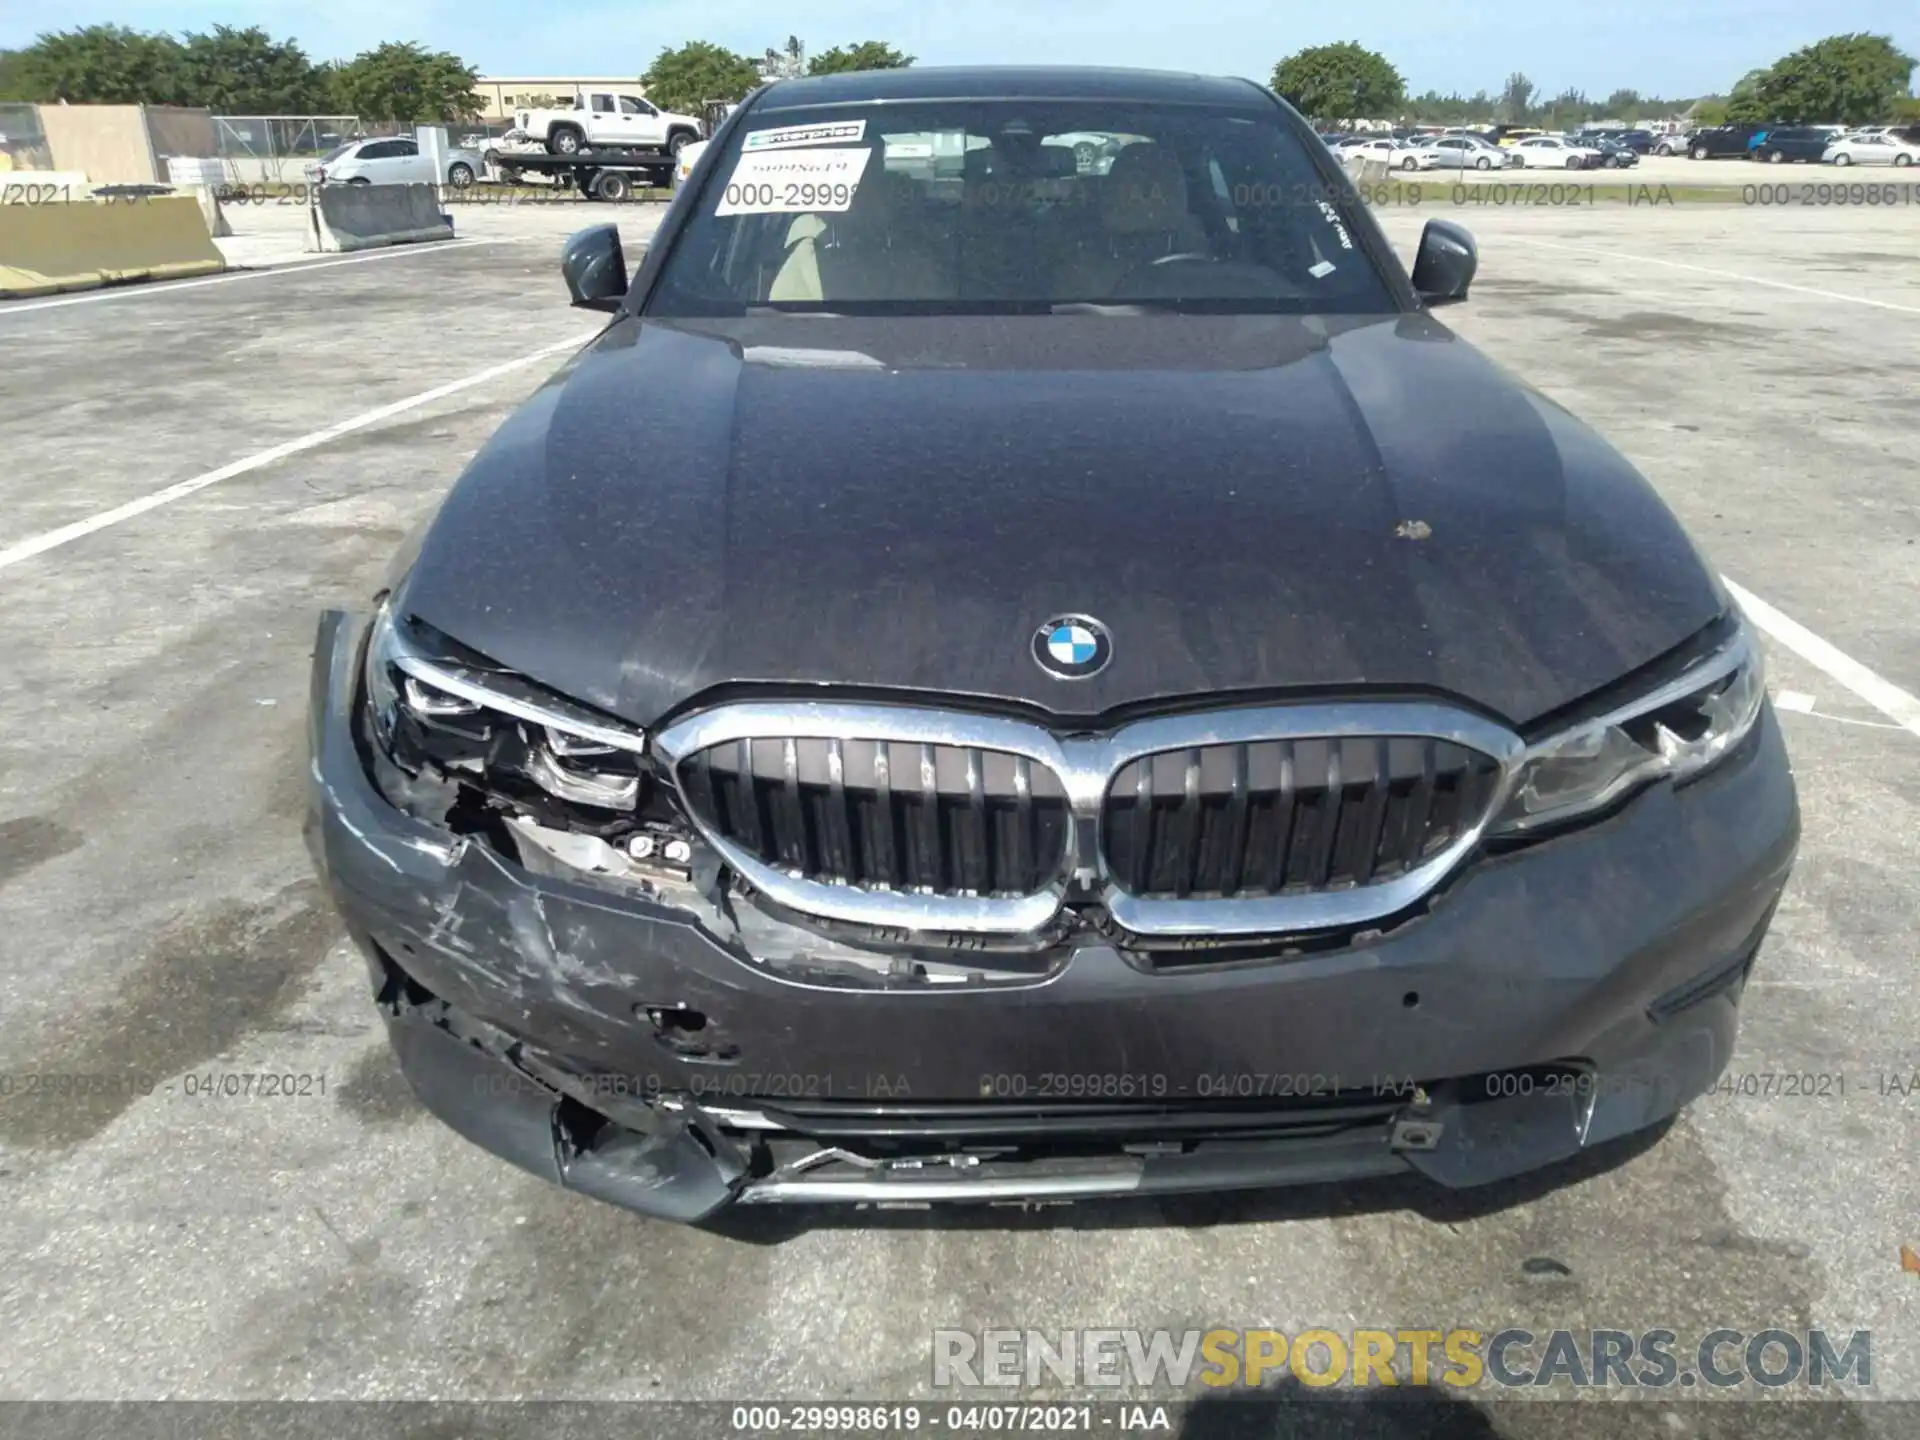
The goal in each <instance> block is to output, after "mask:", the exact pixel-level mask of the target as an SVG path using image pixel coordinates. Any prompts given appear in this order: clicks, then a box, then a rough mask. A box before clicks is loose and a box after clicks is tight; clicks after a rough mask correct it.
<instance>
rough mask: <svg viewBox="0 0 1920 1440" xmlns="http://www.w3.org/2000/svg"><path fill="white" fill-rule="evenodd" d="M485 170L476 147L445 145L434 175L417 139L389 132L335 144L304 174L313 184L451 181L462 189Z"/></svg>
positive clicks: (386, 183) (438, 182)
mask: <svg viewBox="0 0 1920 1440" xmlns="http://www.w3.org/2000/svg"><path fill="white" fill-rule="evenodd" d="M485 171H486V164H485V162H484V161H483V160H481V158H480V154H479V152H478V151H475V150H460V149H449V150H448V151H447V168H446V170H445V172H444V173H442V174H438V175H436V174H435V173H434V168H433V161H432V159H431V158H430V157H429V156H426V155H422V154H421V153H420V145H419V142H418V141H416V140H413V139H412V138H410V137H406V136H398V135H390V136H384V137H377V138H375V139H371V140H349V141H348V142H347V143H346V144H345V145H339V146H336V147H335V148H334V149H332V150H329V151H328V152H327V153H326V154H325V155H322V156H321V157H320V158H319V159H318V160H317V161H315V162H314V163H313V164H311V165H309V166H307V168H306V175H307V179H308V180H309V181H311V182H312V183H314V184H316V185H451V186H453V187H454V188H455V189H456V190H464V189H466V187H467V186H469V185H471V184H473V182H474V181H475V180H477V179H479V178H480V176H481V175H482V174H484V173H485Z"/></svg>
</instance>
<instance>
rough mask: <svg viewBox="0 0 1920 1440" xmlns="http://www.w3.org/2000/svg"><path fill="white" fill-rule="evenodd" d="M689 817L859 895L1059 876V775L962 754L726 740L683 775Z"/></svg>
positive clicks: (1021, 887)
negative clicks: (851, 889) (864, 892)
mask: <svg viewBox="0 0 1920 1440" xmlns="http://www.w3.org/2000/svg"><path fill="white" fill-rule="evenodd" d="M679 780H680V787H681V791H682V793H683V794H684V795H685V796H686V799H687V804H688V806H689V807H690V808H691V809H692V811H693V814H694V818H695V819H696V820H698V821H699V822H700V824H701V825H703V826H705V827H707V828H708V829H709V830H710V831H711V832H712V833H713V834H715V835H717V836H719V837H721V838H722V839H725V840H728V841H731V842H732V843H734V844H736V845H738V846H740V847H742V848H743V849H744V850H746V851H747V852H748V853H749V854H751V855H753V856H754V857H755V858H757V859H759V860H760V861H761V862H762V863H764V864H767V865H771V866H774V867H777V868H778V869H780V870H782V871H784V872H786V873H787V874H789V875H796V876H799V877H801V878H804V879H807V880H814V881H820V882H824V883H827V884H834V885H848V886H853V887H856V888H859V889H866V890H883V891H885V890H891V891H911V892H916V893H919V894H925V895H942V896H998V897H1007V896H1022V895H1032V894H1035V893H1037V892H1039V891H1041V890H1044V889H1045V888H1046V887H1047V886H1048V885H1049V884H1051V883H1052V882H1053V881H1054V880H1055V879H1057V878H1058V877H1059V876H1060V875H1061V873H1062V871H1063V869H1064V868H1065V862H1066V853H1067V841H1068V835H1069V832H1070V829H1071V817H1070V814H1069V810H1068V805H1067V797H1066V791H1065V789H1064V788H1063V787H1062V785H1061V783H1060V780H1059V777H1058V776H1056V775H1055V774H1054V772H1053V771H1052V770H1050V769H1048V768H1047V766H1045V765H1044V764H1038V763H1036V762H1034V761H1033V760H1030V759H1029V758H1028V757H1026V756H1024V755H1013V754H1008V753H1005V752H1003V751H998V750H989V749H982V748H978V747H973V746H961V745H931V744H918V743H912V742H904V741H891V742H889V741H886V740H841V739H812V738H774V739H758V738H756V739H750V740H737V741H728V742H726V743H724V744H720V745H712V746H709V747H707V748H706V749H703V750H699V751H696V752H695V753H693V754H691V755H689V756H687V757H686V758H685V759H684V760H682V761H681V762H680V765H679Z"/></svg>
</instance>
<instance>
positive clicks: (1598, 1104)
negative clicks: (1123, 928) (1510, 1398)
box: [308, 614, 1799, 1220]
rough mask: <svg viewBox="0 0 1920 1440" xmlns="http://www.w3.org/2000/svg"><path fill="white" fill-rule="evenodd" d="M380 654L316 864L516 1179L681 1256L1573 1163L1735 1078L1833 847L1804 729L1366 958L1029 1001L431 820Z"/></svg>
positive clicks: (1081, 990)
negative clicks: (717, 1230)
mask: <svg viewBox="0 0 1920 1440" xmlns="http://www.w3.org/2000/svg"><path fill="white" fill-rule="evenodd" d="M360 640H361V628H360V626H359V625H358V624H357V623H355V622H354V621H352V620H351V619H349V618H348V617H344V616H341V615H337V614H335V615H329V616H328V617H327V619H326V620H325V621H324V622H323V624H322V627H321V633H320V637H319V646H318V650H317V653H316V656H315V669H314V693H313V706H312V718H311V742H312V754H313V761H312V777H311V779H312V809H311V814H310V816H309V830H308V838H309V843H310V845H311V847H312V849H313V852H314V855H315V858H316V861H317V863H318V865H319V867H320V869H321V871H322V873H323V874H324V875H325V877H326V879H327V881H328V884H329V886H330V887H331V889H332V892H333V894H334V896H335V898H336V900H337V902H338V904H339V906H340V908H341V911H342V913H343V915H344V917H345V920H346V923H347V927H348V929H349V931H350V932H351V934H352V935H353V937H354V939H355V941H356V942H357V943H358V944H359V946H360V948H361V949H362V951H363V952H364V953H365V955H366V957H367V959H368V963H369V966H370V969H371V971H372V974H373V979H374V985H375V988H376V991H377V993H378V995H379V997H380V1001H381V1006H382V1011H383V1014H384V1015H385V1017H386V1020H387V1023H388V1026H389V1030H390V1033H391V1036H392V1040H393V1043H394V1047H395V1050H396V1052H397V1053H398V1055H399V1058H400V1063H401V1066H402V1068H403V1069H404V1071H405V1072H406V1075H407V1078H408V1080H409V1081H410V1083H411V1084H412V1085H413V1087H414V1089H415V1090H416V1091H417V1092H418V1094H419V1095H420V1097H421V1099H422V1100H423V1101H424V1102H425V1103H426V1104H427V1106H428V1107H429V1108H430V1109H432V1110H433V1111H434V1112H435V1113H436V1114H438V1115H439V1116H440V1117H441V1118H442V1119H443V1120H445V1121H446V1122H447V1123H449V1124H450V1125H452V1126H453V1127H454V1128H455V1129H456V1130H458V1131H459V1132H460V1133H462V1134H463V1135H466V1136H467V1137H468V1138H469V1139H471V1140H473V1141H475V1142H476V1143H478V1144H480V1145H483V1146H485V1147H486V1148H488V1149H490V1150H492V1151H494V1152H496V1153H497V1154H499V1155H501V1156H503V1157H504V1158H506V1159H508V1160H511V1161H513V1162H514V1163H515V1164H517V1165H520V1166H522V1167H524V1168H526V1169H528V1170H531V1171H533V1172H534V1173H536V1174H539V1175H542V1176H544V1177H545V1178H547V1179H549V1180H553V1181H555V1182H557V1183H560V1184H563V1185H566V1186H568V1187H570V1188H573V1189H577V1190H581V1191H583V1192H585V1193H588V1194H592V1195H595V1196H598V1197H600V1198H603V1199H606V1200H610V1201H613V1202H614V1203H617V1204H621V1205H625V1206H628V1207H630V1208H633V1209H636V1210H641V1211H645V1212H648V1213H652V1214H657V1215H662V1216H666V1217H669V1218H674V1219H680V1220H690V1219H696V1218H699V1217H701V1216H703V1215H706V1214H708V1213H710V1212H711V1211H713V1210H715V1209H717V1208H718V1207H720V1206H722V1205H725V1204H727V1203H729V1202H731V1201H740V1202H745V1203H771V1202H785V1201H820V1200H835V1199H841V1200H861V1201H881V1202H888V1201H906V1202H915V1201H924V1200H966V1199H985V1200H1003V1199H1004V1200H1015V1199H1074V1198H1082V1197H1089V1196H1099V1195H1115V1194H1129V1193H1151V1192H1164V1191H1173V1190H1214V1189H1223V1188H1230V1187H1244V1186H1263V1185H1273V1184H1284V1183H1294V1182H1300V1181H1308V1180H1333V1179H1343V1178H1351V1177H1355V1176H1363V1175H1382V1174H1391V1173H1395V1172H1401V1171H1407V1170H1413V1171H1418V1172H1420V1173H1423V1174H1425V1175H1427V1176H1429V1177H1431V1178H1432V1179H1434V1180H1437V1181H1439V1182H1441V1183H1442V1184H1445V1185H1449V1186H1464V1185H1476V1184H1482V1183H1486V1182H1489V1181H1493V1180H1498V1179H1502V1178H1505V1177H1508V1176H1511V1175H1514V1174H1516V1173H1519V1172H1521V1171H1525V1170H1529V1169H1533V1168H1537V1167H1539V1166H1542V1165H1546V1164H1549V1163H1552V1162H1554V1161H1557V1160H1561V1159H1565V1158H1567V1157H1569V1156H1572V1155H1574V1154H1577V1153H1579V1152H1580V1151H1582V1150H1583V1149H1585V1148H1587V1147H1589V1146H1592V1145H1594V1144H1597V1143H1599V1142H1601V1141H1603V1140H1607V1139H1611V1138H1614V1137H1616V1136H1619V1135H1622V1134H1625V1133H1627V1132H1630V1131H1633V1130H1637V1129H1641V1128H1643V1127H1646V1126H1648V1125H1652V1124H1654V1123H1656V1122H1658V1121H1660V1120H1662V1119H1664V1118H1665V1117H1667V1116H1669V1115H1671V1114H1672V1113H1674V1111H1676V1110H1677V1109H1678V1108H1679V1107H1680V1106H1681V1105H1683V1104H1685V1103H1686V1102H1687V1101H1688V1100H1690V1099H1692V1098H1693V1097H1695V1096H1696V1095H1698V1094H1700V1093H1701V1092H1702V1091H1704V1090H1705V1089H1706V1088H1707V1087H1708V1086H1710V1085H1711V1084H1712V1082H1713V1081H1714V1079H1715V1078H1716V1077H1717V1076H1718V1075H1719V1073H1720V1072H1721V1070H1722V1069H1723V1068H1724V1067H1725V1066H1726V1064H1727V1061H1728V1058H1729V1056H1730V1054H1731V1051H1732V1047H1733V1042H1734V1034H1735V1026H1736V1016H1737V1007H1738V1003H1739V998H1740V993H1741V989H1742V985H1743V983H1744V980H1745V978H1746V974H1747V970H1748V967H1749V966H1750V964H1751V962H1752V959H1753V956H1754V953H1755V951H1756V950H1757V949H1758V947H1759V944H1760V941H1761V939H1762V937H1763V936H1764V933H1765V931H1766V928H1767V924H1768V922H1769V920H1770V918H1771V916H1772V913H1773V907H1774V905H1775V903H1776V902H1777V900H1778V898H1779V895H1780V891H1781V888H1782V886H1783V885H1784V884H1785V881H1786V877H1787V873H1788V870H1789V868H1790V866H1791V863H1792V859H1793V854H1794V849H1795V846H1796V843H1797V839H1798V832H1799V819H1798V811H1797V807H1796V803H1795V798H1794V791H1793V784H1792V779H1791V775H1790V772H1789V769H1788V765H1787V761H1786V755H1785V752H1784V749H1783V748H1782V745H1781V739H1780V735H1779V732H1778V729H1777V727H1776V725H1775V722H1774V720H1773V718H1772V716H1771V714H1770V713H1769V714H1767V715H1765V716H1764V717H1763V719H1762V721H1761V724H1760V727H1759V729H1758V732H1757V734H1756V736H1755V737H1754V739H1752V740H1751V741H1750V742H1748V744H1747V745H1745V746H1744V747H1743V750H1742V753H1741V754H1739V755H1738V756H1735V757H1734V758H1732V759H1730V760H1729V761H1728V762H1727V763H1725V764H1724V765H1723V766H1721V767H1720V768H1719V769H1717V770H1716V771H1715V772H1713V773H1712V774H1711V775H1709V776H1707V777H1705V778H1703V779H1701V780H1699V781H1697V782H1695V783H1693V784H1691V785H1689V786H1687V787H1685V788H1684V789H1681V790H1678V791H1676V790H1674V789H1672V788H1670V787H1657V788H1655V789H1653V790H1650V791H1648V792H1646V793H1645V794H1643V795H1642V796H1640V797H1639V798H1638V799H1636V800H1635V801H1633V802H1632V803H1631V804H1629V805H1628V806H1627V807H1626V808H1625V809H1623V810H1622V811H1620V812H1619V813H1618V814H1616V815H1614V816H1612V817H1611V818H1609V819H1606V820H1604V821H1601V822H1599V823H1596V824H1594V825H1591V826H1587V827H1584V828H1582V829H1580V830H1578V831H1576V832H1572V833H1569V834H1566V835H1563V836H1560V837H1558V838H1556V839H1552V840H1547V841H1543V842H1540V843H1537V844H1534V845H1531V846H1528V847H1526V848H1524V849H1521V850H1518V851H1515V852H1513V853H1510V854H1506V855H1501V856H1488V857H1483V858H1482V859H1480V860H1479V861H1478V862H1477V863H1476V864H1474V865H1473V866H1472V868H1471V869H1470V871H1469V872H1468V873H1466V874H1465V875H1463V876H1461V877H1460V878H1459V879H1458V881H1457V882H1456V883H1455V884H1453V885H1452V886H1451V887H1450V888H1449V889H1448V890H1447V892H1446V893H1445V895H1444V896H1443V897H1441V898H1440V899H1439V900H1438V901H1437V902H1436V903H1435V904H1434V906H1433V908H1432V910H1431V913H1429V914H1426V915H1424V916H1421V917H1419V918H1417V919H1415V920H1412V921H1410V922H1408V923H1406V924H1404V925H1402V926H1400V927H1399V928H1397V929H1394V930H1392V931H1390V932H1389V933H1387V934H1385V935H1383V936H1380V937H1378V938H1374V939H1371V940H1369V941H1366V942H1364V943H1357V944H1355V945H1354V946H1352V947H1351V948H1347V949H1342V950H1335V951H1325V952H1319V953H1308V954H1304V955H1298V956H1291V957H1289V958H1287V959H1285V960H1277V959H1276V960H1270V961H1259V960H1256V961H1253V962H1247V961H1244V960H1242V961H1239V962H1238V963H1234V964H1223V965H1211V966H1206V965H1202V966H1194V967H1180V968H1175V969H1170V970H1168V969H1163V970H1156V969H1154V968H1152V967H1149V966H1146V965H1143V964H1139V963H1136V962H1135V960H1134V958H1132V957H1129V956H1128V955H1127V954H1125V953H1124V952H1123V951H1122V950H1121V949H1119V948H1117V947H1116V946H1115V945H1113V944H1111V943H1108V942H1106V941H1104V940H1101V939H1098V938H1084V939H1079V940H1076V941H1074V942H1073V944H1072V947H1071V950H1070V952H1063V953H1062V954H1061V956H1060V957H1058V963H1055V964H1053V965H1052V966H1050V967H1043V968H1041V969H1037V970H1036V971H1035V972H1034V973H1033V974H1032V975H1027V976H1018V975H1014V976H1009V975H1006V974H996V975H994V976H992V977H991V979H990V980H989V981H985V982H983V983H974V984H952V985H934V984H928V983H925V982H924V981H918V982H916V981H914V980H912V979H910V978H906V977H887V976H884V975H882V974H879V973H878V972H867V973H865V975H864V978H862V977H861V976H860V975H858V974H848V973H847V972H846V971H845V968H844V967H839V968H836V967H835V966H833V965H830V964H825V963H821V964H815V963H813V962H814V952H816V951H818V952H825V951H830V950H833V949H835V948H836V946H835V945H834V943H833V942H830V941H826V940H823V939H821V938H820V937H819V936H817V935H815V934H814V933H813V932H811V931H809V930H806V929H803V928H798V927H791V926H782V925H779V924H778V923H777V922H773V921H769V920H767V919H766V918H765V917H760V916H757V915H755V916H753V917H752V925H751V929H750V931H744V932H743V930H742V929H741V928H740V925H739V924H737V923H736V921H735V917H734V916H732V915H730V914H729V913H728V912H727V911H725V910H721V909H717V908H715V907H714V906H712V905H711V904H708V903H706V902H704V901H701V900H700V899H699V898H698V897H697V896H696V895H695V894H694V893H693V892H692V891H691V889H690V888H689V889H688V890H687V891H685V892H683V893H678V894H676V893H669V892H662V893H658V894H655V895H652V896H648V895H645V894H642V893H639V892H638V891H635V890H632V889H630V888H629V889H622V888H618V887H615V886H612V885H609V884H607V883H604V882H601V881H596V880H593V879H591V878H589V877H585V876H582V877H580V878H572V877H569V876H566V875H564V874H554V873H536V872H535V871H533V870H529V869H525V868H522V867H520V866H519V865H516V864H514V863H513V862H511V861H509V860H508V859H506V858H504V857H503V856H502V855H501V854H500V853H498V852H497V851H496V850H494V849H493V848H492V847H491V846H490V845H489V844H488V843H487V842H486V841H484V840H482V839H480V838H477V837H471V838H462V837H457V836H455V835H453V834H451V833H450V832H448V831H447V830H444V829H441V828H438V827H436V826H432V825H428V824H425V823H422V822H421V821H418V820H416V819H413V818H411V817H409V816H408V815H405V814H403V813H402V812H400V811H399V810H397V809H395V808H394V807H393V806H392V805H390V804H389V803H388V802H387V801H386V799H385V798H384V797H383V796H381V795H380V794H379V793H378V791H377V790H376V789H375V788H374V787H373V785H372V784H371V783H370V782H369V780H368V777H367V774H366V771H365V768H364V765H363V762H362V758H361V755H360V752H359V749H358V745H357V741H356V737H355V734H354V726H353V723H352V709H353V706H354V704H355V702H356V694H357V689H358V684H357V669H358V662H359V652H360ZM742 903H743V902H739V901H735V902H734V908H735V909H736V910H738V909H740V907H741V906H742ZM749 933H750V934H751V935H752V936H753V937H754V945H753V947H752V948H749V947H748V946H747V944H746V943H745V936H746V935H747V934H749ZM770 936H771V937H775V938H774V940H773V942H772V943H769V939H768V937H770ZM839 948H844V947H839Z"/></svg>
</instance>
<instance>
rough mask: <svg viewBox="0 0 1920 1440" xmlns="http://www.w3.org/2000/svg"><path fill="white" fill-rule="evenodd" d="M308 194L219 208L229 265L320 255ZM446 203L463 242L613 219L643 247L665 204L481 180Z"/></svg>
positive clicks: (276, 188)
mask: <svg viewBox="0 0 1920 1440" xmlns="http://www.w3.org/2000/svg"><path fill="white" fill-rule="evenodd" d="M305 201H306V191H305V190H304V189H302V188H300V187H298V186H292V185H266V186H258V187H256V188H255V189H254V190H251V191H248V192H246V193H245V194H244V195H243V196H238V197H236V198H233V199H230V200H227V201H226V202H224V203H223V204H222V206H221V211H222V213H224V214H225V215H226V217H227V223H228V225H229V226H230V227H231V228H232V230H233V234H232V235H231V236H229V237H227V238H225V239H222V240H218V241H216V242H215V243H216V244H217V245H218V246H219V247H220V253H221V254H222V255H224V256H225V257H226V259H227V263H228V264H229V265H234V266H242V267H246V268H256V267H267V266H281V265H295V264H301V263H305V262H311V261H314V260H316V259H318V258H319V257H318V256H315V255H311V254H309V253H307V250H306V241H307V233H308V229H309V225H310V222H309V220H308V216H307V206H306V203H305ZM442 208H443V209H444V210H445V212H446V213H447V214H449V215H451V216H452V217H453V233H454V237H455V239H456V240H457V241H462V242H464V241H473V240H478V241H484V242H486V243H489V244H494V243H498V242H501V241H507V240H520V241H529V242H537V241H541V240H547V239H553V240H556V241H557V240H560V239H562V238H564V237H565V236H566V235H568V234H570V233H571V232H573V231H574V230H578V229H580V228H582V227H583V226H587V225H600V224H608V223H612V224H617V225H618V226H619V227H620V237H621V239H622V241H623V242H624V243H625V244H627V245H628V246H637V245H639V244H640V243H641V242H643V241H645V240H646V239H647V238H648V237H650V236H651V235H652V234H653V232H654V228H655V227H656V226H657V225H658V224H659V223H660V217H661V216H662V215H663V214H665V213H666V208H667V207H666V206H665V205H663V204H659V203H656V202H653V201H644V200H634V201H629V202H623V203H620V204H610V203H606V202H602V201H594V200H584V199H582V198H580V197H579V196H578V195H575V194H573V193H572V192H570V191H562V190H558V189H555V190H554V191H552V192H551V193H548V192H547V191H545V190H542V189H540V188H538V187H534V186H527V185H523V186H520V187H517V188H514V189H508V188H506V187H503V186H497V185H477V186H474V187H473V188H472V189H470V190H461V191H450V192H447V195H446V200H445V203H444V204H443V206H442ZM410 248H421V247H410Z"/></svg>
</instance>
